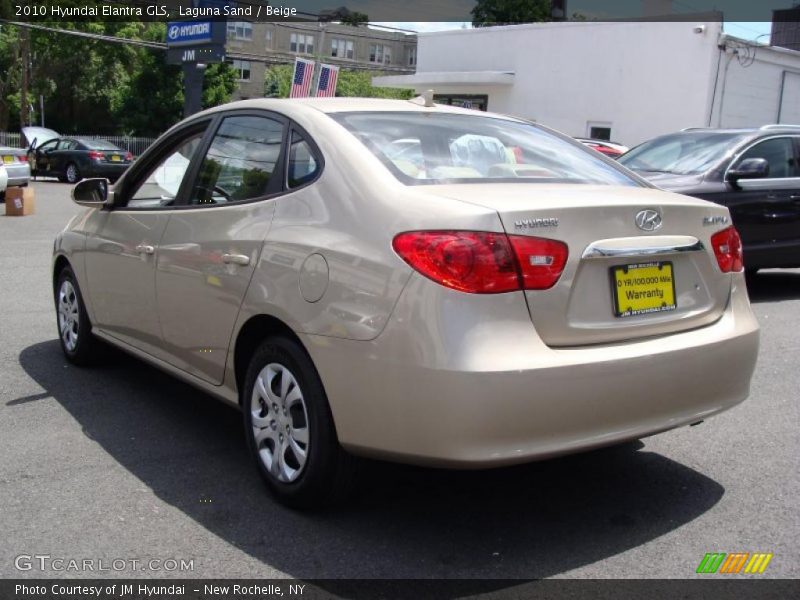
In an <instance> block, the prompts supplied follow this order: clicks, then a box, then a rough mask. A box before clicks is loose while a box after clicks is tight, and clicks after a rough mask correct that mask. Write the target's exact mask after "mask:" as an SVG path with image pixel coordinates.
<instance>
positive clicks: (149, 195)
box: [86, 120, 210, 359]
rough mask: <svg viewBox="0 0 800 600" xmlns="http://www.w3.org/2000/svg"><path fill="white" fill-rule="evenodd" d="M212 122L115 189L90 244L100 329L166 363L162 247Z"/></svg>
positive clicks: (145, 160)
mask: <svg viewBox="0 0 800 600" xmlns="http://www.w3.org/2000/svg"><path fill="white" fill-rule="evenodd" d="M209 123H210V120H206V121H203V122H200V123H196V124H192V125H191V126H189V127H186V128H183V129H181V130H180V131H178V132H176V133H175V134H174V135H172V136H170V138H168V139H167V140H165V141H163V142H161V143H159V145H158V147H157V148H154V150H153V151H152V152H148V153H147V154H146V155H145V156H144V157H142V160H141V161H140V163H138V164H137V167H136V171H134V172H131V173H130V176H129V177H126V178H125V180H124V181H123V182H122V183H121V185H120V186H117V187H118V188H119V189H115V198H114V206H113V208H112V209H111V210H105V211H102V212H101V213H100V215H99V217H98V219H97V226H96V229H95V231H94V232H93V233H92V234H91V235H90V236H89V237H88V239H87V242H86V271H87V274H88V280H89V290H90V297H91V300H92V305H93V307H94V312H95V325H96V326H97V327H99V328H100V329H102V330H103V331H105V332H106V333H107V334H109V335H111V336H113V337H115V338H117V339H119V340H121V341H123V342H125V343H128V344H130V345H131V346H134V347H136V348H138V349H140V350H143V351H144V352H147V353H149V354H151V355H153V356H156V357H159V358H162V359H163V357H164V356H165V351H164V349H163V347H162V343H161V341H162V335H161V326H160V322H159V318H158V310H157V305H156V293H155V265H156V261H157V260H158V246H159V242H160V241H161V238H162V236H163V234H164V231H165V229H166V227H167V223H168V222H169V219H170V215H171V214H172V213H173V211H174V208H175V205H176V203H177V202H179V200H180V198H181V194H184V193H186V191H185V189H184V187H185V184H186V181H187V173H188V172H189V169H190V166H191V164H192V160H193V159H195V155H196V154H197V152H198V150H199V148H200V147H201V142H202V139H203V136H204V135H205V133H206V129H207V127H208V125H209Z"/></svg>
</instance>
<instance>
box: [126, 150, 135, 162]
mask: <svg viewBox="0 0 800 600" xmlns="http://www.w3.org/2000/svg"><path fill="white" fill-rule="evenodd" d="M125 160H127V161H128V162H130V161H132V160H133V154H131V153H130V152H126V153H125Z"/></svg>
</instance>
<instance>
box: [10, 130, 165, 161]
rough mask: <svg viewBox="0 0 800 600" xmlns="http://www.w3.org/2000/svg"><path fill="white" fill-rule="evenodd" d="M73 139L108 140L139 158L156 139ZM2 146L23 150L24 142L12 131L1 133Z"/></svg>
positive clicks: (89, 137) (88, 136)
mask: <svg viewBox="0 0 800 600" xmlns="http://www.w3.org/2000/svg"><path fill="white" fill-rule="evenodd" d="M64 137H71V138H86V139H89V140H107V141H109V142H111V143H112V144H116V145H117V146H119V147H120V148H122V149H123V150H127V151H128V152H130V153H132V154H134V155H136V156H139V155H140V154H141V153H142V152H144V151H145V150H147V148H149V147H150V144H152V143H153V142H154V141H155V140H156V139H155V138H149V137H129V136H126V135H95V134H85V135H84V134H70V135H69V136H64ZM0 146H10V147H11V148H21V147H22V141H21V139H20V134H19V133H13V132H10V131H0Z"/></svg>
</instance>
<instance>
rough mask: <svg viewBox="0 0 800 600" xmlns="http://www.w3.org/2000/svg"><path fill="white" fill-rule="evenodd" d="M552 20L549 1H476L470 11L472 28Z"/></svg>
mask: <svg viewBox="0 0 800 600" xmlns="http://www.w3.org/2000/svg"><path fill="white" fill-rule="evenodd" d="M550 20H552V14H551V6H550V0H478V3H477V4H476V5H475V7H474V8H473V9H472V25H473V26H474V27H490V26H492V25H513V24H515V23H536V22H541V21H550Z"/></svg>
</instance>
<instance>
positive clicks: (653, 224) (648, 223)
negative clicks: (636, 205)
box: [636, 208, 661, 231]
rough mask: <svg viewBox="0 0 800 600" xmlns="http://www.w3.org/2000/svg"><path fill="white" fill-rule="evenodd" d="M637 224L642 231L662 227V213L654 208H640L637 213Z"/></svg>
mask: <svg viewBox="0 0 800 600" xmlns="http://www.w3.org/2000/svg"><path fill="white" fill-rule="evenodd" d="M636 226H637V227H638V228H639V229H641V230H642V231H655V230H656V229H658V228H659V227H661V215H660V214H659V213H658V211H657V210H653V209H652V208H646V209H644V210H640V211H639V212H638V213H636Z"/></svg>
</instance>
